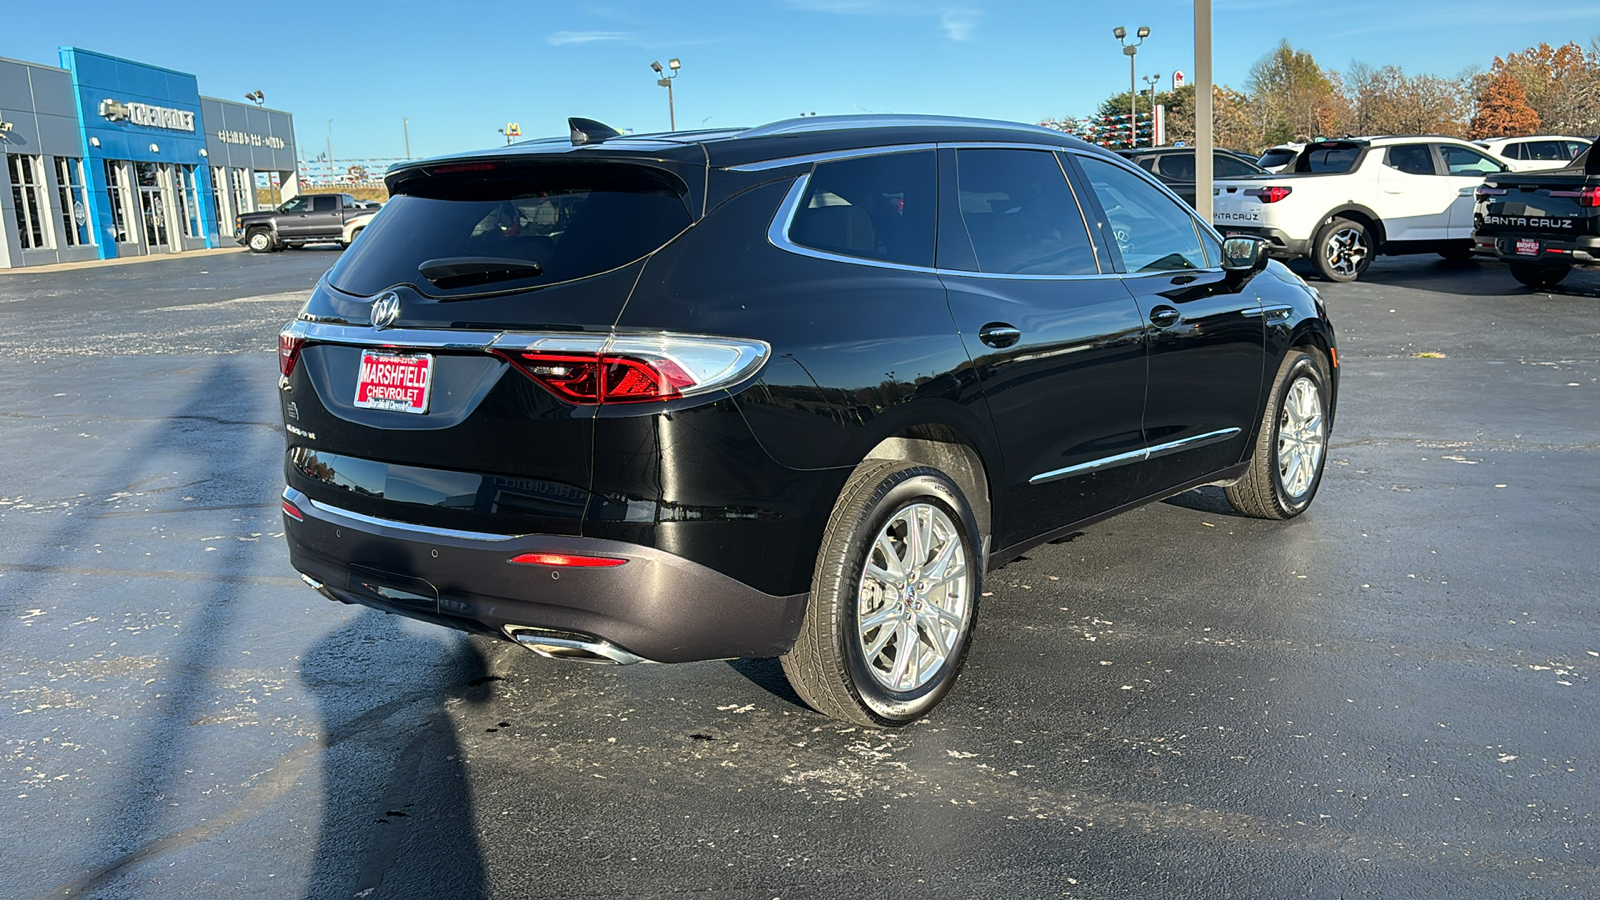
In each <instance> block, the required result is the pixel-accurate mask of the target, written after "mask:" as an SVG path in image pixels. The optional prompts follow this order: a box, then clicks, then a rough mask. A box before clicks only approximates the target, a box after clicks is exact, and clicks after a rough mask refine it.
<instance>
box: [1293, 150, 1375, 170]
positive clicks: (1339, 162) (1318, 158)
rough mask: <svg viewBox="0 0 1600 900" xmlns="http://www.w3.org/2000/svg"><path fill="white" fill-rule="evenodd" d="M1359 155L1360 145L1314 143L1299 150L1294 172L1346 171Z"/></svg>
mask: <svg viewBox="0 0 1600 900" xmlns="http://www.w3.org/2000/svg"><path fill="white" fill-rule="evenodd" d="M1359 156H1361V147H1360V146H1359V145H1351V144H1314V145H1312V146H1310V147H1307V148H1305V149H1304V150H1302V151H1300V156H1299V158H1297V159H1296V160H1295V163H1294V170H1295V171H1296V172H1335V173H1339V172H1348V171H1350V167H1351V166H1354V165H1355V163H1356V159H1357V158H1358V157H1359Z"/></svg>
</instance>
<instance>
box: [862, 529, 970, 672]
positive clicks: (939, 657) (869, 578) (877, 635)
mask: <svg viewBox="0 0 1600 900" xmlns="http://www.w3.org/2000/svg"><path fill="white" fill-rule="evenodd" d="M971 589H972V573H971V572H970V571H969V569H968V564H967V551H966V547H965V545H964V541H963V538H962V532H961V529H960V528H958V527H957V526H956V524H955V522H953V521H951V519H950V517H949V516H948V515H947V514H946V513H945V512H944V510H942V509H940V508H939V507H937V506H934V505H932V504H929V503H914V504H911V505H910V506H907V507H905V508H904V509H901V510H900V511H899V512H897V513H895V514H894V515H893V516H892V517H890V519H889V521H888V522H887V523H885V524H884V526H883V528H881V529H880V530H879V531H878V534H877V536H876V537H874V538H873V540H872V545H871V547H870V549H869V550H868V552H867V559H866V563H865V565H864V567H863V570H862V573H861V581H860V584H859V587H858V590H857V602H856V603H857V605H856V622H857V625H856V641H857V646H858V648H859V649H860V651H861V657H862V659H863V660H864V661H865V662H866V665H867V670H868V671H869V672H871V673H872V677H873V679H874V680H875V681H877V682H878V683H879V684H880V685H882V686H883V687H885V688H888V689H889V690H891V691H914V690H916V689H918V688H921V687H923V686H924V685H926V684H928V683H929V682H930V681H932V680H934V678H935V676H937V675H938V674H939V672H940V671H941V670H942V669H943V667H944V665H945V663H946V662H947V661H948V660H949V659H950V658H951V655H952V654H954V653H956V652H957V650H958V644H959V643H960V640H961V635H962V633H963V632H964V631H965V628H966V624H967V622H968V620H969V619H970V617H971V615H972V608H973V605H972V595H971Z"/></svg>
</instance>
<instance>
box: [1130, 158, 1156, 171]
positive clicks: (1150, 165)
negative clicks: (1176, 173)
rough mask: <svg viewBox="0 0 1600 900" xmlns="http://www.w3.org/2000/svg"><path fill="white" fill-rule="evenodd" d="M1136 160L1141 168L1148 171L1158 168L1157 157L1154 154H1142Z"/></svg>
mask: <svg viewBox="0 0 1600 900" xmlns="http://www.w3.org/2000/svg"><path fill="white" fill-rule="evenodd" d="M1134 162H1136V163H1138V164H1139V168H1141V169H1143V170H1145V171H1146V172H1151V173H1153V172H1155V170H1156V158H1155V157H1154V156H1141V157H1139V158H1138V159H1136V160H1134Z"/></svg>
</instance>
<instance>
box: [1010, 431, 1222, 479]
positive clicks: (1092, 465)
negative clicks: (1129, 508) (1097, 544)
mask: <svg viewBox="0 0 1600 900" xmlns="http://www.w3.org/2000/svg"><path fill="white" fill-rule="evenodd" d="M1239 433H1240V432H1239V429H1237V428H1223V429H1220V430H1218V431H1211V432H1207V433H1205V434H1197V435H1195V436H1194V437H1187V438H1182V439H1180V440H1176V441H1168V442H1166V443H1165V444H1156V445H1155V446H1154V447H1145V448H1143V449H1141V450H1129V451H1128V452H1127V453H1118V454H1116V455H1115V456H1106V457H1102V458H1100V459H1096V460H1091V461H1089V462H1086V463H1079V464H1077V465H1075V466H1067V467H1066V468H1064V469H1052V470H1051V471H1049V472H1040V473H1039V474H1037V475H1035V476H1033V477H1032V478H1029V479H1028V483H1029V484H1048V483H1049V482H1052V481H1059V480H1061V479H1063V478H1071V477H1072V476H1074V475H1086V474H1088V473H1090V472H1099V471H1101V470H1103V469H1112V468H1115V467H1117V466H1125V465H1127V464H1129V463H1136V462H1144V461H1145V460H1147V459H1154V458H1156V457H1158V456H1167V455H1168V454H1172V453H1178V452H1181V451H1184V450H1193V449H1195V448H1197V447H1204V446H1206V445H1207V444H1215V443H1217V442H1219V441H1225V440H1227V439H1228V438H1231V437H1233V436H1234V435H1236V434H1239Z"/></svg>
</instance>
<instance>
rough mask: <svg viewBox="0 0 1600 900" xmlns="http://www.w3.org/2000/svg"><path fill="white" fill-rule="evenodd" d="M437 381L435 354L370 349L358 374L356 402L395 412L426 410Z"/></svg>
mask: <svg viewBox="0 0 1600 900" xmlns="http://www.w3.org/2000/svg"><path fill="white" fill-rule="evenodd" d="M432 382H433V357H432V356H431V355H429V354H426V353H422V354H418V355H415V356H402V355H399V354H395V353H380V352H377V351H375V350H367V351H364V352H363V353H362V354H361V371H360V372H359V373H358V374H357V375H356V406H359V407H361V408H362V409H387V410H390V411H392V412H406V413H426V412H427V411H428V389H429V388H430V387H431V386H432Z"/></svg>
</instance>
